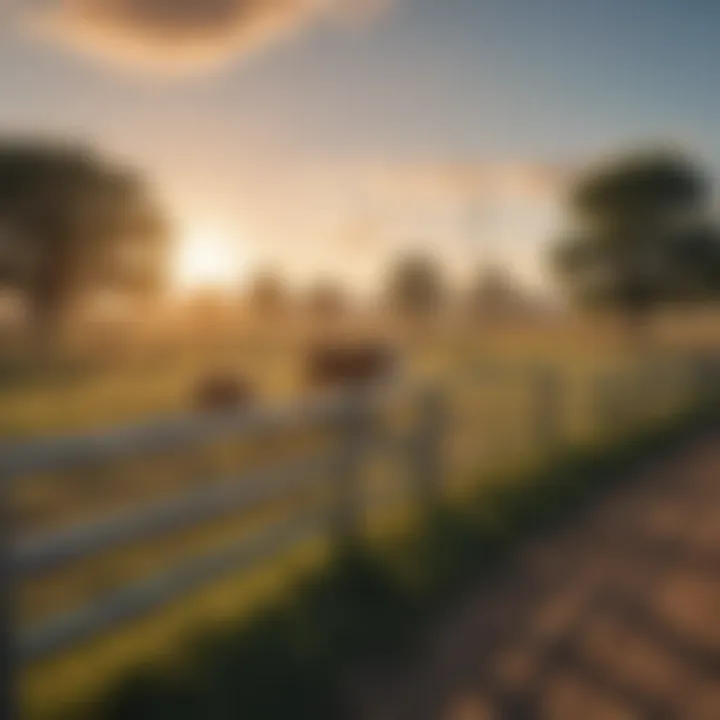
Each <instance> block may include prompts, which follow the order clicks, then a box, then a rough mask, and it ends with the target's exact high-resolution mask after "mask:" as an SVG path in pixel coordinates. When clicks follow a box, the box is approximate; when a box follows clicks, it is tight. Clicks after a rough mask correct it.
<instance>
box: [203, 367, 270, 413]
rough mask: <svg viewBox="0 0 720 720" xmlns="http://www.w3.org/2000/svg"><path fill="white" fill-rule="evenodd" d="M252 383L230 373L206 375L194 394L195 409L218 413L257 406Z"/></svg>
mask: <svg viewBox="0 0 720 720" xmlns="http://www.w3.org/2000/svg"><path fill="white" fill-rule="evenodd" d="M255 400H256V395H255V391H254V388H253V386H252V383H251V382H250V381H249V380H247V379H246V378H241V377H237V376H235V375H232V374H229V373H215V374H211V375H206V376H205V377H203V378H201V379H200V381H199V382H198V383H197V386H196V388H195V392H194V405H195V409H196V410H198V411H200V412H208V413H217V412H232V411H237V410H245V409H249V408H251V407H253V406H254V405H255Z"/></svg>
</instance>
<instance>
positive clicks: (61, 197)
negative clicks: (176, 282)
mask: <svg viewBox="0 0 720 720" xmlns="http://www.w3.org/2000/svg"><path fill="white" fill-rule="evenodd" d="M168 238H169V230H168V225H167V222H166V220H165V217H164V215H163V213H162V212H161V210H160V208H159V205H158V203H157V202H156V200H155V198H154V197H153V196H152V193H151V191H150V189H149V187H148V185H147V184H146V183H145V181H144V180H143V178H142V177H141V176H140V175H139V174H138V173H137V172H136V171H134V170H133V169H131V168H128V167H125V166H123V165H120V164H117V163H114V162H111V161H110V160H107V159H105V158H103V157H101V156H100V155H99V154H97V153H95V152H93V151H91V150H89V149H87V148H83V147H78V146H74V145H69V144H63V143H49V142H43V143H39V142H34V141H33V142H16V141H5V142H3V141H0V282H2V283H3V284H4V285H6V286H10V287H13V288H15V289H17V290H19V291H21V292H22V293H23V294H24V296H25V297H26V300H27V301H28V303H29V305H30V306H31V307H32V308H33V310H34V313H35V318H36V320H37V321H38V323H39V324H40V326H41V327H42V329H44V330H46V331H51V330H54V329H57V327H58V325H60V324H61V323H62V322H63V321H64V320H66V319H68V318H69V317H70V316H71V315H72V312H73V310H74V309H75V308H76V307H77V304H78V303H81V302H82V301H83V300H84V299H85V298H86V297H88V296H89V295H90V294H91V293H93V292H95V291H99V290H111V291H116V292H119V293H123V294H128V295H132V296H147V295H150V294H153V293H155V292H157V290H158V289H159V288H160V287H161V285H162V282H163V278H164V270H165V267H166V250H167V245H168V243H167V241H168Z"/></svg>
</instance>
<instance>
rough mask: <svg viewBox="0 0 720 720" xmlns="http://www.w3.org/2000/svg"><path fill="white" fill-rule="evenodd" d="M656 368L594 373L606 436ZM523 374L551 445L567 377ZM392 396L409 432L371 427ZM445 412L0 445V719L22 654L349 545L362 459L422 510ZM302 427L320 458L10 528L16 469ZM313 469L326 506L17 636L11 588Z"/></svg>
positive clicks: (190, 427) (688, 367)
mask: <svg viewBox="0 0 720 720" xmlns="http://www.w3.org/2000/svg"><path fill="white" fill-rule="evenodd" d="M703 362H704V364H702V363H698V362H696V361H695V362H693V363H688V362H685V363H684V364H683V365H682V366H680V365H674V366H673V373H674V378H675V381H678V378H679V379H680V380H682V381H683V382H676V383H675V384H676V385H680V386H682V387H681V392H680V393H679V394H680V396H681V397H680V398H679V402H680V404H682V403H683V402H685V403H688V402H691V401H693V400H696V399H698V398H699V397H701V396H702V395H703V394H707V393H708V392H710V391H712V392H713V393H716V392H717V389H718V387H720V385H719V380H720V374H719V373H718V363H717V362H716V361H714V360H712V361H710V362H709V361H707V360H703ZM486 370H487V368H486ZM666 371H667V368H664V367H661V365H660V363H657V364H656V367H655V368H654V370H653V369H652V368H651V367H649V366H646V367H645V368H644V372H643V374H642V375H641V376H638V375H637V374H635V375H634V376H633V375H629V376H628V375H624V376H622V377H618V376H614V375H612V374H604V375H601V376H599V377H597V378H596V379H595V380H594V382H593V384H592V387H591V388H590V402H591V404H592V405H593V413H594V415H595V418H594V420H595V422H596V425H597V426H599V427H600V428H601V430H602V432H603V433H605V432H607V431H609V430H611V431H616V430H617V426H618V424H619V423H624V422H625V421H626V420H627V421H630V419H631V418H630V416H634V417H632V421H633V422H634V421H636V420H637V421H639V420H641V419H643V420H644V419H645V418H644V416H645V415H647V414H648V413H649V409H648V402H649V399H652V400H653V401H654V402H655V403H657V400H658V390H657V388H655V385H656V380H657V379H658V378H662V377H665V376H667V377H669V376H670V373H669V372H668V373H667V375H665V373H666ZM525 375H526V376H527V377H528V378H529V379H530V382H529V384H528V387H529V390H530V392H531V393H532V395H531V397H530V400H531V414H532V417H531V418H530V421H531V424H532V433H533V436H534V440H535V442H536V443H537V445H538V446H539V447H541V448H544V449H549V448H555V447H557V446H558V445H560V444H561V443H562V442H563V441H564V439H565V426H564V413H563V406H564V400H565V393H566V387H565V383H564V378H563V375H562V374H561V373H560V372H559V370H558V369H557V368H553V367H551V366H544V367H533V368H530V370H529V371H528V370H527V369H526V370H525ZM492 376H493V375H492V373H491V372H490V371H489V370H488V372H478V370H477V368H476V369H474V370H472V371H471V372H470V373H467V374H465V375H464V376H463V377H462V378H459V377H457V378H455V379H454V381H456V382H460V383H468V384H469V383H473V382H475V383H477V382H482V381H483V380H485V381H487V379H488V378H491V377H492ZM623 378H625V379H629V380H630V383H631V384H630V387H623V383H622V382H621V381H622V380H623ZM651 380H652V382H651ZM687 381H690V382H687ZM653 388H655V389H654V390H653ZM648 389H650V390H651V392H650V393H648V392H647V390H648ZM674 389H677V388H674ZM666 390H668V388H666ZM669 390H670V391H672V390H673V388H669ZM629 391H632V392H629ZM635 391H637V392H635ZM402 393H406V397H408V398H409V399H410V401H411V406H412V409H413V410H414V422H413V424H412V428H411V430H410V432H409V433H405V434H400V435H398V434H397V433H396V432H393V431H390V430H388V429H384V430H383V431H380V430H378V427H377V425H378V423H377V422H375V421H376V413H377V412H378V411H381V410H382V409H384V408H387V407H389V406H392V403H394V402H396V401H397V400H398V397H399V396H400V395H401V394H402ZM670 395H672V392H670ZM650 396H652V398H650ZM661 404H662V403H661ZM653 412H654V410H653ZM450 415H451V408H450V407H449V399H448V394H447V389H446V388H444V387H443V386H442V385H433V386H431V387H421V388H395V389H392V388H391V389H387V388H386V389H383V390H382V391H380V390H378V391H377V392H374V393H372V394H369V395H368V396H360V395H358V394H354V395H343V396H338V395H335V396H328V397H324V398H321V399H319V400H316V401H314V402H312V403H299V404H297V405H294V406H289V407H285V408H275V409H269V410H260V411H256V412H251V413H246V414H243V415H240V414H229V415H219V416H213V417H200V416H196V417H191V418H181V419H170V420H167V421H164V422H158V423H155V424H153V425H151V426H146V427H142V428H137V427H132V428H125V429H121V430H113V431H109V432H105V433H96V434H94V435H91V436H86V437H81V438H73V439H60V440H52V441H48V442H40V443H30V444H28V445H25V446H22V447H20V448H16V449H13V450H7V451H6V452H5V454H4V456H3V457H2V458H1V459H0V493H1V494H2V502H1V503H0V514H1V515H2V517H0V520H1V521H2V529H1V530H0V532H1V535H0V582H1V583H2V585H1V588H2V590H1V592H0V693H2V695H0V698H2V699H1V700H0V702H2V703H4V705H0V716H1V717H3V718H12V717H14V716H15V714H16V713H15V711H16V708H15V706H14V700H13V693H14V687H15V686H16V683H15V676H16V674H17V672H19V671H20V669H21V667H22V666H23V665H24V664H26V663H28V662H32V661H35V660H38V659H42V658H44V657H47V656H48V655H50V654H54V653H59V652H62V651H64V650H66V649H68V648H70V647H72V646H74V645H76V644H78V643H80V642H82V641H84V640H87V639H89V638H91V637H93V636H95V635H97V634H98V633H101V632H103V631H106V630H109V629H111V628H112V627H115V626H116V625H119V624H120V623H123V622H127V621H129V620H132V619H133V618H136V617H138V616H140V615H142V614H144V613H147V612H148V611H149V610H152V609H154V608H157V607H159V606H161V605H163V604H165V603H168V602H170V601H172V600H174V599H176V598H178V597H181V596H184V595H186V594H188V593H189V592H191V591H192V590H195V589H198V588H200V587H202V586H204V585H206V584H208V583H210V582H212V581H213V580H214V579H215V578H217V577H218V576H220V575H223V574H226V573H229V572H232V571H240V570H243V569H247V568H249V567H251V566H253V565H256V564H257V563H260V562H263V561H265V560H267V559H269V558H270V557H272V556H274V555H276V554H278V553H280V552H282V551H283V550H285V549H287V548H288V546H291V545H293V544H296V543H298V542H300V541H303V540H305V539H308V538H310V537H312V536H315V535H318V534H319V533H328V532H329V533H331V535H332V536H333V537H335V539H336V542H349V541H354V540H356V539H357V538H358V536H359V535H360V533H361V522H362V513H363V510H364V508H365V503H364V502H363V500H362V494H361V493H362V487H361V486H362V472H363V464H364V463H365V461H366V460H367V458H368V456H369V455H370V454H372V453H375V452H378V451H379V450H382V449H385V450H389V451H391V452H394V453H396V454H399V455H400V456H401V457H402V458H403V461H404V462H405V463H406V466H407V469H408V472H409V474H410V477H411V487H410V490H409V493H410V494H411V495H412V496H414V497H415V499H417V500H418V501H419V503H420V504H421V505H422V506H423V507H432V506H433V505H434V504H435V503H436V502H437V501H438V499H439V498H440V497H441V495H442V485H443V480H444V477H445V475H446V474H447V471H446V467H445V466H444V464H443V459H444V445H445V441H446V440H447V438H448V432H449V420H450ZM299 424H302V426H303V427H305V426H307V427H310V428H312V427H322V428H325V429H326V430H329V431H330V432H331V433H332V435H333V438H334V443H333V444H332V445H331V447H330V448H329V449H325V450H323V451H321V452H319V453H313V454H307V453H306V454H305V455H304V456H303V457H300V458H294V459H293V460H291V461H289V462H286V463H282V464H279V465H275V466H273V467H270V468H267V469H263V470H259V471H254V472H250V473H246V474H241V475H236V476H230V477H227V478H225V479H224V480H221V481H220V482H219V483H216V484H214V485H212V486H210V487H207V488H204V489H199V490H198V489H196V490H192V491H190V492H186V493H184V494H181V495H179V496H178V497H175V498H173V499H171V500H165V501H163V502H156V503H153V504H152V505H150V506H147V507H145V508H143V509H141V510H139V511H138V510H136V511H133V512H125V513H121V514H115V515H112V516H111V517H109V518H106V519H104V520H102V521H96V522H92V523H85V524H81V525H79V526H74V527H71V528H70V529H64V530H58V531H50V532H44V533H42V534H40V535H35V536H34V537H30V538H23V539H18V538H17V537H16V536H15V532H14V527H13V520H14V518H13V511H12V506H11V500H10V493H11V487H12V484H13V482H15V481H17V480H20V479H22V478H24V477H28V476H31V475H33V474H39V473H42V472H49V471H60V470H67V469H70V468H82V467H85V466H87V465H89V464H98V463H107V462H112V461H114V460H118V459H122V458H124V457H126V456H128V455H132V456H140V457H142V456H144V455H147V454H150V453H157V452H163V451H168V450H172V449H173V448H177V447H185V448H187V447H188V446H194V445H199V444H201V443H202V442H203V441H207V440H212V439H213V438H216V437H218V436H228V437H229V438H231V439H240V438H245V439H246V438H248V437H255V436H257V435H258V434H259V433H264V432H269V433H281V432H283V431H285V430H287V429H289V428H292V427H296V426H298V425H299ZM318 477H329V478H330V479H331V481H332V483H333V484H332V497H331V502H330V504H329V507H328V506H322V507H320V508H317V507H314V508H312V509H311V510H310V511H303V512H302V513H299V514H298V513H295V514H293V515H292V517H291V518H290V520H289V521H288V520H287V519H282V520H281V521H279V522H277V523H273V524H270V525H269V526H266V527H264V528H263V529H261V530H260V531H257V532H255V533H253V534H251V535H250V537H249V538H243V539H242V540H241V541H239V542H236V543H234V544H232V545H230V546H229V547H225V548H224V549H223V550H222V551H220V552H215V553H214V554H210V555H209V556H203V557H199V558H195V559H193V560H191V561H187V562H184V563H183V564H181V565H180V566H179V567H174V568H171V569H170V570H166V571H163V572H161V573H158V574H155V575H154V576H151V577H150V578H148V579H144V580H142V581H139V582H135V583H133V584H130V585H128V586H125V587H124V588H122V589H121V590H119V591H115V592H114V593H112V594H110V596H109V597H105V598H104V599H102V600H100V601H98V602H92V603H89V604H86V605H83V606H81V607H80V608H77V609H75V610H72V611H70V612H67V613H63V614H61V615H59V616H54V617H51V618H50V619H49V620H45V621H43V622H41V623H40V624H38V625H36V626H34V627H31V628H30V629H29V630H28V631H26V632H23V633H20V634H19V636H18V635H17V634H16V623H15V618H14V612H13V596H14V595H15V592H16V588H17V586H18V584H19V583H20V582H22V581H23V580H24V579H26V578H30V577H35V576H38V575H42V574H44V573H47V572H49V571H51V570H57V569H59V568H61V567H62V566H64V565H65V564H68V563H72V562H76V561H78V560H80V559H83V558H87V557H90V556H95V555H99V554H101V553H105V552H108V551H110V550H114V549H117V548H120V547H124V546H127V545H130V544H133V543H138V542H141V541H147V540H150V539H154V538H158V537H161V536H164V535H167V534H170V533H171V532H175V531H180V530H184V529H187V528H191V527H194V526H196V525H199V524H200V523H204V522H208V521H211V520H215V519H219V518H222V517H225V516H231V515H233V514H234V513H239V512H240V511H243V512H246V511H250V510H252V509H254V508H258V507H260V506H262V505H264V504H266V503H269V502H271V501H273V500H277V499H283V498H285V497H286V496H287V495H288V494H290V493H291V492H292V491H293V490H295V489H300V488H303V487H306V486H308V485H309V484H311V483H313V482H315V481H316V480H317V478H318Z"/></svg>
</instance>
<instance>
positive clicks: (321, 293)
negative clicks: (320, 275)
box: [307, 281, 347, 322]
mask: <svg viewBox="0 0 720 720" xmlns="http://www.w3.org/2000/svg"><path fill="white" fill-rule="evenodd" d="M346 305H347V303H346V297H345V294H344V293H343V290H342V288H340V287H339V286H338V285H336V284H334V283H332V282H330V281H322V282H318V283H317V284H316V285H314V286H312V287H311V288H310V290H309V291H308V294H307V309H308V311H309V312H310V314H311V315H312V317H313V318H315V319H316V320H318V321H320V322H323V321H330V320H336V319H338V318H339V317H341V316H342V314H343V313H344V311H345V309H346Z"/></svg>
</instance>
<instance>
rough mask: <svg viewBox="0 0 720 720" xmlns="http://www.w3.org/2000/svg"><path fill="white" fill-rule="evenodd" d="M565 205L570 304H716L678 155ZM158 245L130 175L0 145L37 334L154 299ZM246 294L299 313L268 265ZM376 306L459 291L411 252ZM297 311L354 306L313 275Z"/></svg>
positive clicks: (501, 307)
mask: <svg viewBox="0 0 720 720" xmlns="http://www.w3.org/2000/svg"><path fill="white" fill-rule="evenodd" d="M567 205H568V211H569V213H568V215H569V217H570V223H569V228H568V230H567V232H566V233H565V234H564V235H563V237H562V238H560V239H559V240H558V241H557V242H556V243H555V245H554V246H553V247H552V252H551V257H552V267H553V271H554V273H555V276H556V277H557V278H558V280H559V281H560V284H561V286H562V287H563V288H564V289H565V291H566V293H567V296H568V297H569V298H570V299H571V300H572V301H573V302H574V303H576V304H577V305H578V306H579V307H583V308H589V309H592V310H595V311H604V312H609V313H612V314H613V315H615V316H617V317H620V318H622V319H623V321H624V323H625V324H626V326H627V327H628V328H630V329H631V330H632V331H633V332H634V333H636V332H637V330H639V329H640V330H642V328H644V327H645V326H646V325H647V324H648V322H649V320H650V319H651V318H652V316H653V315H654V314H655V313H656V312H657V311H658V310H660V309H661V308H662V307H664V306H666V305H669V304H671V303H687V304H697V303H705V302H709V301H714V300H717V299H718V298H719V297H720V231H719V230H718V225H717V221H716V218H715V216H714V212H713V209H714V208H713V197H712V187H711V183H710V181H709V179H708V177H707V175H706V174H705V173H704V172H703V170H702V169H701V168H700V167H699V166H698V165H697V164H696V163H695V162H693V161H692V160H691V159H689V158H688V157H686V156H685V155H683V154H682V153H679V152H670V151H658V152H644V153H637V154H632V155H627V156H624V157H621V158H619V159H616V160H615V161H613V162H610V163H607V164H606V165H605V166H603V167H599V168H592V169H590V170H589V171H587V172H585V173H583V174H581V175H580V176H579V177H578V178H577V180H576V182H575V183H574V184H573V186H572V187H571V188H570V191H569V195H568V203H567ZM170 240H171V231H170V226H169V222H168V220H167V217H166V215H165V213H164V211H163V209H162V208H161V206H160V204H159V203H158V201H157V199H156V197H155V195H154V193H153V190H152V188H151V187H150V186H149V184H148V182H147V181H146V179H145V178H144V177H143V176H142V175H141V174H140V173H139V172H138V171H137V170H135V169H133V168H130V167H127V166H125V165H123V164H121V163H118V162H116V161H112V160H110V159H108V158H107V157H104V156H102V155H101V154H100V153H98V152H95V151H93V150H90V149H88V148H84V147H79V146H76V145H72V144H64V143H52V142H37V141H26V142H18V141H6V142H2V141H0V286H1V287H4V288H11V289H13V290H17V291H18V292H20V293H22V295H23V297H24V298H25V299H26V303H27V306H28V307H29V308H31V310H32V317H33V320H34V322H33V325H34V327H35V328H36V329H37V330H38V334H39V335H40V336H41V337H43V338H46V339H52V338H54V337H56V336H57V335H58V333H59V332H60V331H61V330H62V329H63V327H64V326H66V325H67V324H69V323H71V322H72V319H73V317H74V313H75V312H76V309H77V308H78V306H80V305H82V303H83V302H84V301H85V300H86V299H87V298H88V297H91V296H92V295H93V294H94V293H97V292H101V291H112V292H116V293H119V294H122V295H124V296H127V297H129V298H135V299H138V298H139V299H152V298H153V297H155V296H157V294H158V293H159V291H160V290H161V289H162V288H163V286H164V283H165V280H166V277H165V275H166V268H167V267H168V252H169V244H170ZM244 299H245V305H246V307H247V309H248V311H249V312H250V313H251V314H253V315H254V316H255V317H258V318H262V319H263V320H264V321H269V322H276V321H279V320H280V319H281V318H282V317H283V316H285V315H287V313H288V311H289V310H290V309H291V307H292V308H297V306H298V300H297V297H295V296H293V295H292V293H290V291H289V290H288V287H287V285H286V283H285V282H284V280H283V278H282V277H281V276H280V275H279V274H277V273H275V272H272V271H263V272H261V273H258V275H257V276H256V277H255V278H254V279H253V280H252V281H251V283H250V285H249V287H247V288H246V289H245V292H244ZM381 299H382V310H383V313H385V314H388V315H392V316H393V317H395V318H398V319H400V320H402V321H403V322H405V323H410V324H423V323H427V322H430V321H433V320H437V319H439V318H441V317H442V312H443V309H444V308H447V307H448V305H449V304H450V302H451V299H453V300H455V301H456V299H457V292H455V293H453V292H451V290H450V286H449V283H448V281H447V278H446V277H445V275H444V273H443V269H442V266H441V264H440V263H439V262H438V261H437V259H436V258H435V257H433V256H430V255H423V254H418V253H416V254H412V253H411V254H408V255H407V256H405V257H402V258H400V259H399V260H398V261H397V262H396V263H395V264H394V266H393V267H391V269H390V271H389V273H388V275H387V277H386V280H385V286H384V288H383V290H382V291H381ZM205 302H206V303H209V305H208V307H209V306H210V305H211V304H212V303H211V302H210V301H209V300H208V299H207V298H206V299H205ZM460 304H461V306H462V308H463V310H464V311H465V312H466V313H467V314H468V315H469V316H475V317H478V316H479V317H488V316H493V315H496V316H497V315H502V314H503V313H512V312H513V310H514V309H517V308H521V307H522V305H523V291H522V289H521V287H520V285H519V284H518V283H517V282H516V281H515V280H514V279H513V277H512V275H511V273H510V271H509V269H502V268H498V267H483V268H478V270H477V272H476V276H475V278H474V279H473V281H472V282H471V284H470V287H469V289H468V290H467V292H465V293H464V295H463V298H462V301H461V303H460ZM301 305H302V307H303V309H304V311H305V312H306V313H308V314H309V315H310V316H312V317H314V318H316V319H318V320H321V321H331V320H334V319H337V318H339V317H342V316H343V315H344V314H345V313H347V312H348V311H349V309H350V308H351V306H352V301H351V298H350V296H349V293H348V292H347V290H346V289H345V288H343V286H342V285H341V284H340V283H339V282H336V281H334V280H330V279H325V280H323V281H320V282H317V283H316V284H315V285H313V286H312V287H311V288H310V289H309V290H308V291H307V292H306V293H305V294H304V296H303V300H302V302H301ZM455 307H457V302H455Z"/></svg>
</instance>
